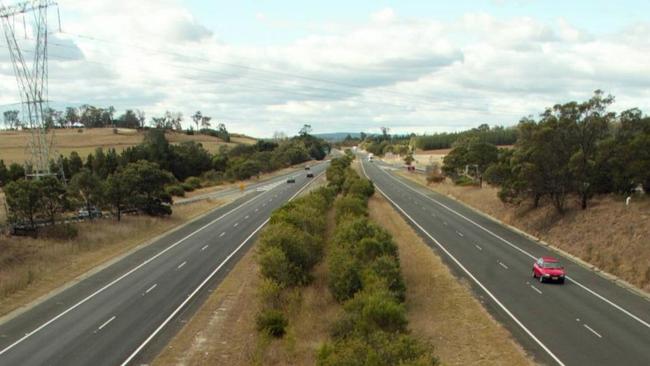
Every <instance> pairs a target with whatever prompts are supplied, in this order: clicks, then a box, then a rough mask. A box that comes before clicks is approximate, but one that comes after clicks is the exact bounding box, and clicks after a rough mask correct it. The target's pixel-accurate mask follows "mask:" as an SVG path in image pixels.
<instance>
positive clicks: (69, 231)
mask: <svg viewBox="0 0 650 366" xmlns="http://www.w3.org/2000/svg"><path fill="white" fill-rule="evenodd" d="M39 234H40V235H41V236H42V237H43V238H47V239H54V240H71V239H74V238H76V237H77V236H78V235H79V230H78V229H77V227H75V226H74V225H71V224H60V225H50V226H46V227H44V228H41V229H40V230H39Z"/></svg>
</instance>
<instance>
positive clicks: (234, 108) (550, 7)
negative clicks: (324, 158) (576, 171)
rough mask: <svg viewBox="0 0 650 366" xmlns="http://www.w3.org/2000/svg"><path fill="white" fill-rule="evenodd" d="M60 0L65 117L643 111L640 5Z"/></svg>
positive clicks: (59, 66) (480, 119)
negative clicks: (94, 113)
mask: <svg viewBox="0 0 650 366" xmlns="http://www.w3.org/2000/svg"><path fill="white" fill-rule="evenodd" d="M12 2H15V1H8V0H4V1H3V3H5V4H9V3H12ZM59 3H60V14H61V22H62V24H61V30H59V29H58V21H57V16H56V11H53V12H51V17H50V25H51V32H52V34H51V35H50V48H49V56H50V64H49V75H50V88H49V99H50V100H51V101H52V105H53V106H55V107H56V108H59V109H62V108H63V107H64V106H66V105H75V106H78V105H81V104H84V103H87V104H93V105H97V106H108V105H113V106H115V107H116V108H117V109H118V111H122V110H124V109H127V108H131V109H135V108H137V109H142V110H144V111H146V113H147V116H148V117H152V116H157V115H160V114H162V113H163V112H164V111H165V110H170V111H180V112H182V113H183V115H184V116H185V119H186V124H187V125H188V126H189V120H190V116H191V114H193V113H194V111H196V110H201V111H202V112H203V113H204V114H206V115H210V116H212V117H213V120H216V121H219V122H224V123H226V125H227V127H228V128H229V130H231V131H235V132H242V133H246V134H249V135H254V136H259V137H268V136H271V135H272V134H273V132H274V131H283V132H286V133H287V134H294V133H296V132H297V131H298V129H299V128H300V126H302V125H303V124H305V123H309V124H311V125H312V126H313V128H314V132H336V131H346V132H347V131H353V132H356V131H366V132H378V131H379V127H381V126H388V127H390V128H391V131H393V132H400V133H402V132H416V133H425V132H428V133H431V132H438V131H455V130H461V129H466V128H469V127H474V126H477V125H478V124H481V123H489V124H491V125H493V124H500V125H513V124H515V123H517V121H518V120H519V119H520V118H521V117H523V116H527V115H536V114H538V113H540V112H541V111H543V109H544V108H545V107H547V106H550V105H553V104H554V103H557V102H564V101H568V100H583V99H586V98H588V97H589V96H590V95H591V93H592V92H593V91H594V90H595V89H602V90H605V91H606V92H608V93H612V94H614V95H615V96H616V100H617V102H616V104H615V107H614V109H616V110H619V111H620V110H623V109H627V108H631V107H639V108H641V109H643V110H644V111H650V21H649V20H648V18H647V16H646V17H644V15H647V14H649V13H650V2H647V1H641V0H639V1H624V0H619V1H615V2H614V1H601V0H585V1H578V0H574V1H564V0H473V1H471V0H454V1H427V0H422V1H406V0H402V1H371V0H354V1H351V0H346V1H340V0H329V1H282V0H276V1H269V0H266V1H262V0H258V1H244V0H242V1H232V0H229V1H222V0H211V1H207V0H186V1H181V0H138V1H133V0H92V1H87V0H60V1H59ZM28 20H29V19H28ZM17 22H18V24H19V25H20V26H17V29H21V30H19V31H18V35H19V36H20V37H21V39H22V40H21V43H22V44H23V45H24V46H25V48H26V49H29V47H30V45H31V47H33V44H34V42H33V40H32V39H30V37H29V34H28V35H27V39H25V35H24V31H22V18H19V19H18V20H17ZM27 33H29V31H28V32H27ZM25 55H26V57H32V56H33V55H32V54H31V53H26V54H25ZM7 61H8V54H7V48H6V43H5V42H4V40H3V41H2V42H0V85H1V86H2V87H1V88H0V109H8V108H15V107H16V106H15V105H14V106H13V107H12V106H11V104H12V103H16V102H18V101H19V97H18V91H17V87H16V81H15V78H14V76H13V71H12V69H11V65H10V64H9V63H8V62H7Z"/></svg>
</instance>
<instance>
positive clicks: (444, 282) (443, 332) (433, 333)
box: [369, 194, 533, 365]
mask: <svg viewBox="0 0 650 366" xmlns="http://www.w3.org/2000/svg"><path fill="white" fill-rule="evenodd" d="M369 213H370V218H371V219H372V220H374V221H375V222H377V223H378V224H379V225H380V226H381V227H383V228H384V229H386V230H387V231H388V232H389V233H390V234H391V235H392V236H393V239H394V241H395V242H396V243H397V246H398V248H399V258H400V264H401V268H402V275H403V276H404V282H405V284H406V308H407V316H408V319H409V325H410V326H409V327H410V329H411V331H412V332H413V335H414V336H416V337H417V338H419V339H422V340H426V341H428V342H430V343H431V344H433V345H435V350H436V356H438V358H439V359H440V361H441V363H442V364H443V365H481V364H482V365H532V364H533V362H532V361H531V360H530V359H529V358H527V357H526V355H525V353H524V351H523V349H521V347H519V346H518V345H517V344H516V343H515V341H514V340H513V339H512V337H511V335H510V334H509V332H508V331H507V330H506V329H505V328H503V326H501V325H500V324H499V323H498V322H497V321H496V320H494V319H493V318H492V317H491V316H490V314H489V313H488V312H487V311H486V310H485V309H484V308H483V307H482V306H481V304H480V303H479V302H478V301H477V300H476V299H475V298H474V297H473V295H472V292H471V290H470V288H469V285H467V284H464V283H462V282H459V281H458V280H457V279H456V278H455V277H454V276H453V275H452V273H451V272H450V270H449V268H447V266H446V265H445V264H444V263H443V262H442V260H441V259H440V257H438V256H437V255H436V254H435V252H433V250H432V249H431V248H429V247H428V246H427V245H426V244H425V243H424V242H423V241H422V239H421V238H420V237H419V236H418V235H417V234H416V233H415V231H414V230H413V229H412V228H411V227H410V226H409V225H408V224H407V223H406V222H405V221H404V219H403V218H402V217H401V216H400V215H399V213H397V212H396V211H395V209H393V207H392V206H391V205H390V204H389V203H388V202H387V201H386V200H385V199H384V198H383V197H382V196H381V195H379V194H375V195H374V196H373V197H371V198H370V201H369Z"/></svg>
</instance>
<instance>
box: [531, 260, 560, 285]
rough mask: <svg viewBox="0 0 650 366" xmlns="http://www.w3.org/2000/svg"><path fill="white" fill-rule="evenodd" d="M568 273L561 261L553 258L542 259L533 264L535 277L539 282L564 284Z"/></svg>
mask: <svg viewBox="0 0 650 366" xmlns="http://www.w3.org/2000/svg"><path fill="white" fill-rule="evenodd" d="M565 276H566V271H565V270H564V267H563V266H562V264H560V261H558V260H557V258H553V257H541V258H540V259H538V260H537V261H536V262H535V264H533V277H534V278H539V282H544V281H558V282H560V283H564V277H565Z"/></svg>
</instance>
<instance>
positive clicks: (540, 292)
mask: <svg viewBox="0 0 650 366" xmlns="http://www.w3.org/2000/svg"><path fill="white" fill-rule="evenodd" d="M530 288H532V289H533V290H535V291H536V292H537V293H538V294H540V295H541V294H542V291H541V290H540V289H538V288H537V287H535V286H533V285H530Z"/></svg>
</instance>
